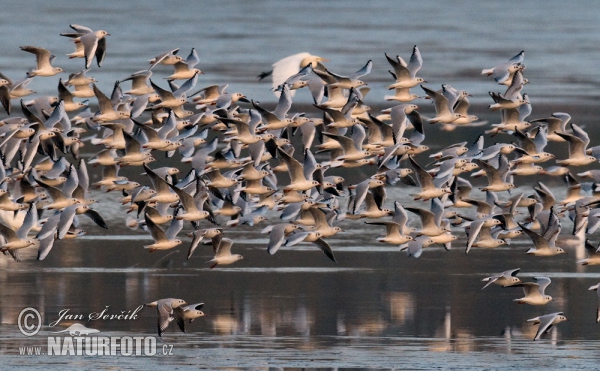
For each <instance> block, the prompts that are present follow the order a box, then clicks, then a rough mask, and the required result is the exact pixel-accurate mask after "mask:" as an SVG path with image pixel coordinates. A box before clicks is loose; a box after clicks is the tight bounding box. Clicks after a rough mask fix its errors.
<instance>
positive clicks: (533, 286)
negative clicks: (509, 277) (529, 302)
mask: <svg viewBox="0 0 600 371" xmlns="http://www.w3.org/2000/svg"><path fill="white" fill-rule="evenodd" d="M518 286H521V287H523V292H524V293H525V296H530V295H534V296H537V295H541V294H540V285H538V284H537V283H534V282H524V283H521V284H519V285H518Z"/></svg>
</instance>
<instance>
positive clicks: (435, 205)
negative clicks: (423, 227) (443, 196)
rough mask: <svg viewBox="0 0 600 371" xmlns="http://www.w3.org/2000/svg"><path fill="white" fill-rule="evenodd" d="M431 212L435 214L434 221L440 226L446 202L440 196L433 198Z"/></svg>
mask: <svg viewBox="0 0 600 371" xmlns="http://www.w3.org/2000/svg"><path fill="white" fill-rule="evenodd" d="M430 210H431V212H432V213H433V215H434V216H435V219H434V223H435V225H437V226H439V225H441V223H442V217H443V216H444V204H443V203H442V201H441V200H440V199H439V198H433V199H431V209H430Z"/></svg>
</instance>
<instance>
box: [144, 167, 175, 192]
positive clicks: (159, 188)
mask: <svg viewBox="0 0 600 371" xmlns="http://www.w3.org/2000/svg"><path fill="white" fill-rule="evenodd" d="M144 170H146V174H148V176H149V177H150V180H151V181H152V185H154V190H155V191H156V193H164V192H170V191H169V188H170V187H169V184H168V183H167V182H166V181H165V180H164V179H163V178H161V177H160V176H158V175H157V174H156V173H155V172H154V171H152V169H150V168H149V167H148V166H147V165H146V164H144Z"/></svg>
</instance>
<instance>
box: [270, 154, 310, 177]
mask: <svg viewBox="0 0 600 371" xmlns="http://www.w3.org/2000/svg"><path fill="white" fill-rule="evenodd" d="M277 152H278V153H279V156H281V158H282V159H283V161H285V163H286V165H287V166H288V172H289V174H290V178H291V181H292V183H295V182H301V181H304V180H306V178H304V169H303V167H302V164H301V163H300V162H299V161H298V160H296V159H295V158H293V157H292V156H290V155H288V154H287V153H286V152H285V151H284V150H283V149H281V147H277Z"/></svg>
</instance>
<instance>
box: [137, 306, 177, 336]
mask: <svg viewBox="0 0 600 371" xmlns="http://www.w3.org/2000/svg"><path fill="white" fill-rule="evenodd" d="M184 305H187V303H186V302H185V300H182V299H173V298H168V299H160V300H157V301H153V302H151V303H147V304H144V306H146V307H151V308H156V313H157V314H158V319H157V320H158V322H157V323H158V336H162V335H163V334H164V333H165V330H166V329H167V327H169V323H171V321H173V320H174V319H176V318H177V321H180V320H179V318H183V317H184V314H183V306H184Z"/></svg>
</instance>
